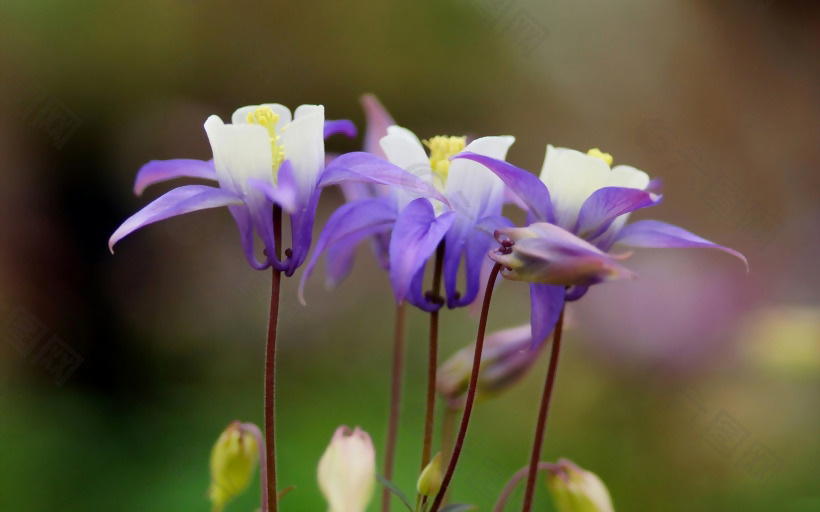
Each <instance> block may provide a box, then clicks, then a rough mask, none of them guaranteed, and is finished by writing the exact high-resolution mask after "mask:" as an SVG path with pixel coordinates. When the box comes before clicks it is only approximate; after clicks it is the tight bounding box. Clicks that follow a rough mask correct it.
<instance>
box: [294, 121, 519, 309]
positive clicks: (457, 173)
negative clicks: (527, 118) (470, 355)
mask: <svg viewBox="0 0 820 512" xmlns="http://www.w3.org/2000/svg"><path fill="white" fill-rule="evenodd" d="M514 140H515V139H514V138H513V137H510V136H502V137H483V138H480V139H476V140H474V141H472V142H471V143H469V144H467V142H466V138H465V137H446V136H438V137H433V138H432V139H429V140H426V141H424V143H422V142H421V141H420V140H419V139H418V138H417V137H416V136H415V135H414V134H413V133H412V132H410V131H409V130H407V129H405V128H401V127H399V126H390V127H389V128H388V129H387V135H386V136H385V137H383V138H382V139H381V141H380V147H381V149H382V151H383V152H384V154H385V155H386V157H387V160H384V159H382V158H379V157H377V156H375V155H372V154H368V153H362V152H359V153H348V154H346V155H342V156H341V157H339V158H337V159H336V160H334V161H333V162H332V163H331V164H330V166H329V167H328V171H330V170H331V168H332V169H334V170H336V169H339V170H342V169H343V170H346V171H348V172H354V173H361V174H370V173H373V172H386V171H387V170H388V169H402V170H404V171H405V172H406V176H408V177H409V178H415V179H420V180H421V181H422V182H423V183H425V184H427V185H428V186H429V187H431V189H432V190H431V191H423V190H421V188H420V187H418V186H415V185H414V182H412V181H403V182H401V183H397V185H398V186H395V187H392V188H391V189H390V190H389V195H378V196H375V197H368V198H363V199H359V200H356V201H353V202H350V203H348V204H346V205H344V206H342V207H341V208H339V209H338V210H337V211H336V212H335V213H334V214H333V215H332V216H331V218H330V219H329V220H328V222H327V224H326V225H325V229H324V231H323V232H322V235H321V236H320V238H319V241H318V242H317V244H316V251H315V252H314V255H313V257H312V259H311V261H310V263H309V264H308V267H307V269H306V270H305V274H304V276H303V278H302V282H303V284H304V282H305V280H306V279H307V278H308V277H309V275H310V273H311V271H312V268H313V266H314V265H315V263H316V260H317V259H318V257H319V256H320V255H321V253H322V252H323V251H325V250H327V251H328V253H329V254H330V255H331V256H333V255H338V254H351V253H352V251H353V249H354V248H355V246H356V245H357V244H358V243H359V242H360V241H362V240H363V239H365V238H368V237H370V236H371V235H374V234H381V233H387V232H391V236H390V244H389V249H388V255H389V258H388V259H389V269H390V281H391V284H392V286H393V292H394V295H395V297H396V301H397V302H401V301H402V300H404V299H407V300H408V301H409V302H410V303H411V304H414V305H415V306H418V307H419V308H421V309H423V310H426V311H434V310H436V309H438V308H439V307H441V304H440V303H438V302H437V301H436V300H435V299H434V298H430V297H426V296H425V294H424V293H423V290H422V288H423V278H424V267H425V264H426V263H427V260H428V259H429V258H430V256H431V255H432V254H433V253H434V252H435V251H436V249H437V248H438V246H439V244H440V243H444V248H445V253H444V261H443V278H444V288H445V291H446V295H447V305H448V306H449V307H458V306H465V305H468V304H470V303H471V302H472V301H473V300H474V299H475V297H476V294H477V292H478V288H479V282H478V281H479V274H480V271H481V266H482V263H483V262H484V261H485V258H484V256H485V254H486V252H487V250H488V249H489V248H490V247H492V239H491V237H490V235H491V233H492V232H493V231H494V230H495V229H496V228H498V227H501V226H508V225H511V223H510V222H509V221H507V220H505V219H503V218H502V217H501V207H502V203H503V194H504V186H503V183H502V182H501V180H500V179H498V178H497V177H496V176H494V175H493V174H492V173H491V172H488V171H487V170H486V169H484V168H483V167H482V166H481V165H477V164H474V163H473V162H468V161H466V160H457V161H453V162H450V157H452V156H454V155H455V154H457V153H459V152H461V151H462V150H465V149H466V150H468V151H470V152H472V153H475V154H480V155H485V156H487V157H490V158H495V159H500V160H503V159H504V158H505V156H506V153H507V150H508V149H509V147H510V145H512V143H513V142H514ZM425 146H427V147H428V148H429V150H430V154H429V156H428V154H427V153H426V152H425V149H424V147H425ZM393 172H395V171H393ZM409 178H406V179H408V180H409ZM408 185H414V186H408ZM332 259H335V258H332ZM462 261H463V262H464V266H465V275H466V289H465V290H464V292H463V293H461V292H459V291H457V290H456V281H457V275H458V270H459V267H460V265H461V262H462ZM334 266H335V264H334ZM331 280H336V279H334V277H331Z"/></svg>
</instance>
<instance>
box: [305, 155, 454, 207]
mask: <svg viewBox="0 0 820 512" xmlns="http://www.w3.org/2000/svg"><path fill="white" fill-rule="evenodd" d="M347 181H358V182H365V183H378V184H381V185H393V186H398V187H401V188H403V189H404V190H405V191H407V192H409V193H415V194H417V195H419V196H422V197H429V198H432V199H438V200H439V201H441V202H442V203H444V204H445V205H447V206H450V202H449V201H448V200H447V198H446V197H444V195H442V193H441V192H439V191H438V190H436V188H435V187H434V186H433V185H432V184H430V183H427V182H426V181H424V180H423V179H421V178H419V177H418V176H416V175H414V174H412V173H409V172H407V171H405V170H404V169H402V168H401V167H398V166H395V165H393V164H391V163H390V162H388V161H387V160H384V159H382V158H379V157H377V156H375V155H371V154H370V153H364V152H362V151H354V152H352V153H345V154H344V155H342V156H340V157H338V158H336V159H335V160H333V162H331V163H330V165H329V166H328V167H327V168H326V169H325V171H324V172H323V173H322V177H321V178H320V180H319V185H318V186H319V187H320V188H323V187H327V186H330V185H339V184H341V183H343V182H347Z"/></svg>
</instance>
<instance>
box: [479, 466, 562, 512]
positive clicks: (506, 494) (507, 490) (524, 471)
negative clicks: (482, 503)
mask: <svg viewBox="0 0 820 512" xmlns="http://www.w3.org/2000/svg"><path fill="white" fill-rule="evenodd" d="M556 469H557V466H556V465H555V464H552V463H550V462H539V463H538V471H555V470H556ZM529 473H530V466H529V464H527V465H526V466H524V467H523V468H521V469H520V470H518V472H517V473H516V474H514V475H513V476H512V478H510V481H509V482H507V485H505V486H504V489H503V490H502V491H501V495H499V496H498V501H497V502H496V503H495V506H494V507H493V512H504V506H505V505H506V504H507V500H508V499H510V495H512V493H513V491H514V490H515V486H516V485H518V482H520V481H521V480H522V479H523V478H524V477H525V476H527V475H529Z"/></svg>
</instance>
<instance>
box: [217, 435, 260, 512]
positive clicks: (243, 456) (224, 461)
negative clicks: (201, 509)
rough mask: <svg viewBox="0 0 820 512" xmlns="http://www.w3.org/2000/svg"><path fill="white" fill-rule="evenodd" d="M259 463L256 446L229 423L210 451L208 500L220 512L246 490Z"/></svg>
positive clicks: (254, 442) (252, 438)
mask: <svg viewBox="0 0 820 512" xmlns="http://www.w3.org/2000/svg"><path fill="white" fill-rule="evenodd" d="M258 461H259V443H258V441H257V439H256V437H254V436H253V435H252V433H250V432H248V431H247V430H246V429H245V428H244V427H243V426H242V424H241V423H239V422H238V421H234V422H232V423H231V424H230V425H228V428H226V429H225V431H224V432H222V434H221V435H220V436H219V439H217V441H216V444H214V447H213V449H212V450H211V485H210V487H209V488H208V498H209V499H210V500H211V502H212V503H213V510H215V511H219V510H222V508H223V507H224V506H225V504H227V503H228V502H229V501H230V500H232V499H233V498H235V497H236V496H238V495H239V494H241V493H242V492H244V491H245V489H247V488H248V485H250V483H251V478H253V473H254V471H256V464H257V462H258Z"/></svg>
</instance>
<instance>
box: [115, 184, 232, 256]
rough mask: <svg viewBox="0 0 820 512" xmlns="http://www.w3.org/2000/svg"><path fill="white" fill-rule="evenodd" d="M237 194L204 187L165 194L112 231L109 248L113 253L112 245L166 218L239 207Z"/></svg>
mask: <svg viewBox="0 0 820 512" xmlns="http://www.w3.org/2000/svg"><path fill="white" fill-rule="evenodd" d="M242 204H243V203H242V199H240V198H239V197H238V196H237V195H236V194H233V193H231V192H226V191H224V190H222V189H220V188H215V187H208V186H206V185H186V186H183V187H178V188H175V189H173V190H171V191H169V192H166V193H165V194H163V195H162V196H160V197H158V198H157V199H155V200H154V201H152V202H151V203H149V204H148V205H147V206H146V207H144V208H143V209H142V210H140V211H138V212H137V213H135V214H134V215H132V216H131V217H129V218H128V219H126V221H125V222H123V223H122V225H121V226H120V227H119V228H117V230H116V231H114V234H113V235H111V238H109V240H108V248H109V249H110V250H111V252H112V253H113V252H114V244H116V243H117V242H119V241H120V240H122V239H123V238H124V237H126V236H128V235H130V234H131V233H133V232H134V231H136V230H138V229H140V228H142V227H144V226H147V225H148V224H152V223H154V222H158V221H161V220H164V219H167V218H169V217H174V216H177V215H182V214H183V213H189V212H194V211H197V210H204V209H207V208H216V207H218V206H228V205H242Z"/></svg>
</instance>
